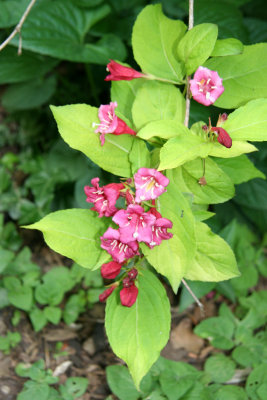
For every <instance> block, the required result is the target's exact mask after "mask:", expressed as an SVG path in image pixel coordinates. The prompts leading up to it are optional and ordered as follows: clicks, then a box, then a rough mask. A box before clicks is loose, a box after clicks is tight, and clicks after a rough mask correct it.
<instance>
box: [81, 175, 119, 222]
mask: <svg viewBox="0 0 267 400" xmlns="http://www.w3.org/2000/svg"><path fill="white" fill-rule="evenodd" d="M98 182H99V178H94V179H92V180H91V184H92V186H85V187H84V192H85V194H86V196H87V199H86V201H87V202H88V203H93V204H94V207H92V210H93V211H97V212H98V213H99V217H103V216H105V217H110V216H112V215H114V214H115V213H116V211H117V208H116V207H115V205H116V201H117V200H118V198H119V196H120V190H122V189H123V188H124V185H123V183H110V184H109V185H105V186H103V187H99V183H98Z"/></svg>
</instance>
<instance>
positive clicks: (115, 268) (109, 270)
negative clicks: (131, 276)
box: [101, 261, 122, 279]
mask: <svg viewBox="0 0 267 400" xmlns="http://www.w3.org/2000/svg"><path fill="white" fill-rule="evenodd" d="M121 267H122V264H119V263H118V262H116V261H110V262H108V263H106V264H103V265H102V267H101V275H102V277H103V278H105V279H114V278H116V276H117V275H119V273H120V271H121Z"/></svg>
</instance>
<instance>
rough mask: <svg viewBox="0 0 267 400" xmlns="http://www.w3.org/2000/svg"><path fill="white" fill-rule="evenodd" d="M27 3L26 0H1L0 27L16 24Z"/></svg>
mask: <svg viewBox="0 0 267 400" xmlns="http://www.w3.org/2000/svg"><path fill="white" fill-rule="evenodd" d="M28 4H29V1H28V0H8V1H3V0H1V4H0V6H1V14H0V28H9V27H11V26H13V25H16V24H17V23H18V22H19V20H20V18H21V16H22V15H23V13H24V11H25V10H26V8H27V6H28Z"/></svg>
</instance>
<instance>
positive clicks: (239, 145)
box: [209, 139, 257, 158]
mask: <svg viewBox="0 0 267 400" xmlns="http://www.w3.org/2000/svg"><path fill="white" fill-rule="evenodd" d="M253 151H257V148H256V147H255V146H253V145H252V144H250V143H247V142H241V141H238V140H235V139H234V140H233V143H232V147H231V148H230V149H228V148H226V147H224V146H222V145H221V144H220V143H219V142H217V141H216V142H214V143H213V147H212V148H211V151H210V154H209V155H210V156H213V157H222V158H231V157H238V156H240V155H241V154H244V153H251V152H253Z"/></svg>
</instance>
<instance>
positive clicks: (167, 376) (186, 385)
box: [159, 370, 196, 400]
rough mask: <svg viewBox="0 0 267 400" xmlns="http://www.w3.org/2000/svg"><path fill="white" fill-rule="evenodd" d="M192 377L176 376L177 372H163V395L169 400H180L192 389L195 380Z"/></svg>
mask: <svg viewBox="0 0 267 400" xmlns="http://www.w3.org/2000/svg"><path fill="white" fill-rule="evenodd" d="M195 378H196V377H195V376H194V375H193V374H192V375H183V374H181V375H180V374H176V373H175V371H170V370H167V371H163V372H162V374H161V375H160V377H159V381H160V385H161V387H162V391H163V393H164V394H165V395H166V396H167V398H168V400H179V399H181V398H183V396H184V395H185V394H186V393H187V392H188V391H189V390H190V389H191V388H192V386H193V385H194V383H195V382H194V379H195Z"/></svg>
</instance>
